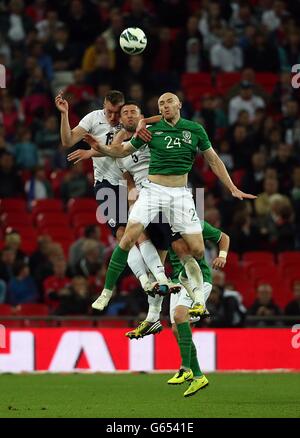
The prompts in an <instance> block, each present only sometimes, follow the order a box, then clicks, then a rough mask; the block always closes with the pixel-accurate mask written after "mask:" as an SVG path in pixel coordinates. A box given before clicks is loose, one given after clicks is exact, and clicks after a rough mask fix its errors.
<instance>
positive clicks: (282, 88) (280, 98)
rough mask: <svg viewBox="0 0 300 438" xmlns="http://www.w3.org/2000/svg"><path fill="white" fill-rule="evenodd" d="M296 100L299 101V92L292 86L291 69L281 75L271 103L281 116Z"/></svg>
mask: <svg viewBox="0 0 300 438" xmlns="http://www.w3.org/2000/svg"><path fill="white" fill-rule="evenodd" d="M279 50H280V49H279ZM294 99H297V92H296V89H295V88H293V86H292V83H291V69H289V70H288V71H283V72H281V73H280V77H279V80H278V82H277V83H276V84H275V87H274V89H273V93H272V96H271V103H272V105H273V106H274V109H275V110H276V112H277V113H279V114H280V113H281V112H285V111H286V105H287V103H288V102H289V101H290V100H294Z"/></svg>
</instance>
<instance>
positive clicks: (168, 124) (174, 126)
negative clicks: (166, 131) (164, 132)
mask: <svg viewBox="0 0 300 438" xmlns="http://www.w3.org/2000/svg"><path fill="white" fill-rule="evenodd" d="M162 120H163V122H164V123H165V124H166V125H167V126H168V127H169V128H178V125H180V123H181V121H182V117H180V118H179V119H178V122H177V123H176V124H175V125H171V124H170V123H168V122H167V121H166V120H165V119H162Z"/></svg>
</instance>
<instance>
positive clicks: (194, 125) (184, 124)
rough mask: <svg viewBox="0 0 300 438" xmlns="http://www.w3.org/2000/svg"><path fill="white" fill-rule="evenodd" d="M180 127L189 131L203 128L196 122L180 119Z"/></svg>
mask: <svg viewBox="0 0 300 438" xmlns="http://www.w3.org/2000/svg"><path fill="white" fill-rule="evenodd" d="M181 126H182V127H183V128H184V129H189V130H190V131H199V130H201V131H202V130H204V126H203V125H202V124H201V123H199V122H196V121H195V120H188V119H183V118H182V119H181Z"/></svg>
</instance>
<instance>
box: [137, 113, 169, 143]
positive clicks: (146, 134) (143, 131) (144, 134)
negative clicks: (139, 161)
mask: <svg viewBox="0 0 300 438" xmlns="http://www.w3.org/2000/svg"><path fill="white" fill-rule="evenodd" d="M161 119H162V116H160V115H157V116H151V117H147V118H146V119H141V120H140V121H139V123H138V126H137V128H136V131H135V133H136V135H137V136H138V137H139V138H141V139H142V140H143V141H144V142H146V143H147V142H148V141H150V140H151V138H152V135H151V132H150V131H148V129H147V125H152V124H154V123H158V122H160V121H161Z"/></svg>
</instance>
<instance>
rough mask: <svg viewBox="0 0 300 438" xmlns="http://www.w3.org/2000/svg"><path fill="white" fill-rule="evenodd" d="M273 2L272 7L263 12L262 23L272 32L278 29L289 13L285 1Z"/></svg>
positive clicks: (276, 0)
mask: <svg viewBox="0 0 300 438" xmlns="http://www.w3.org/2000/svg"><path fill="white" fill-rule="evenodd" d="M272 3H273V4H271V8H270V9H267V10H266V11H264V12H263V14H262V23H263V24H264V25H265V26H266V28H267V29H268V30H269V31H270V32H274V31H276V30H278V29H279V28H280V26H281V24H282V19H283V18H285V17H287V15H288V13H287V11H286V7H285V3H284V1H282V0H275V1H274V2H272Z"/></svg>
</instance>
